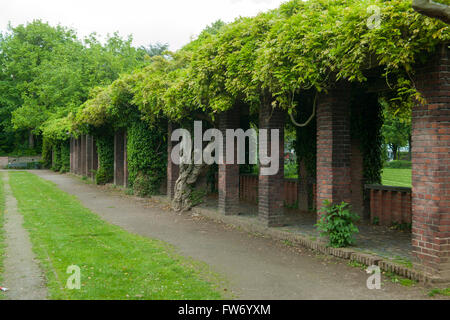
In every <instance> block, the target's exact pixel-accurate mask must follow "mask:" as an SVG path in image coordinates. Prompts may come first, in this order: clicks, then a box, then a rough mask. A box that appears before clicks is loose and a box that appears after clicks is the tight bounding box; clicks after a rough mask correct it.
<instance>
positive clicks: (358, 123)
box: [350, 88, 383, 184]
mask: <svg viewBox="0 0 450 320" xmlns="http://www.w3.org/2000/svg"><path fill="white" fill-rule="evenodd" d="M366 91H367V90H364V89H363V88H356V90H354V91H353V95H352V101H351V116H350V119H351V135H352V139H356V140H357V141H359V149H360V150H361V153H362V156H363V178H364V183H367V184H374V183H381V169H382V167H383V160H382V157H381V153H382V142H383V141H382V139H383V138H382V135H381V126H382V125H383V117H382V108H381V104H380V102H379V98H378V95H377V94H376V93H366Z"/></svg>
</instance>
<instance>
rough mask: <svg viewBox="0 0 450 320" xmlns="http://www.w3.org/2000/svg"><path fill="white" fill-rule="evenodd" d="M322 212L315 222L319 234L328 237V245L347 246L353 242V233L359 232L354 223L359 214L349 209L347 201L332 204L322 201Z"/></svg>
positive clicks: (334, 246)
mask: <svg viewBox="0 0 450 320" xmlns="http://www.w3.org/2000/svg"><path fill="white" fill-rule="evenodd" d="M321 211H322V212H323V214H322V216H321V217H320V219H319V222H318V223H317V224H316V227H317V228H318V229H319V231H320V235H321V236H327V237H328V245H329V246H330V247H333V248H342V247H347V246H349V245H351V244H353V243H354V237H353V236H354V234H355V233H357V232H359V231H358V228H357V227H356V226H355V225H354V223H355V222H356V221H357V220H358V219H359V216H358V215H356V214H355V213H353V212H351V211H350V206H349V204H348V203H345V202H342V203H341V204H336V205H333V204H331V203H330V202H329V201H324V207H323V208H322V210H321Z"/></svg>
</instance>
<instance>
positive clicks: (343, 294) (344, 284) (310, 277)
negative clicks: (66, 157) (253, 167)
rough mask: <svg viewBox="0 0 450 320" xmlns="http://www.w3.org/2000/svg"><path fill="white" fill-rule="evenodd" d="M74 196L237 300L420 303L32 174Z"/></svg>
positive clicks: (207, 225)
mask: <svg viewBox="0 0 450 320" xmlns="http://www.w3.org/2000/svg"><path fill="white" fill-rule="evenodd" d="M32 172H34V173H35V174H37V175H39V176H41V177H42V178H44V179H47V180H50V181H53V182H55V183H56V184H57V185H58V186H59V187H60V188H61V189H62V190H64V191H66V192H68V193H70V194H72V195H75V196H77V197H78V198H79V199H80V200H81V202H82V203H83V205H84V206H86V207H87V208H89V209H91V210H92V211H93V212H96V213H97V214H98V215H99V216H100V217H102V218H103V219H104V220H106V221H108V222H110V223H113V224H116V225H118V226H121V227H122V228H124V229H125V230H128V231H129V232H133V233H137V234H140V235H143V236H147V237H151V238H157V239H160V240H163V241H166V242H168V243H171V244H173V245H174V246H176V247H177V248H178V249H179V252H180V253H181V254H182V255H185V256H189V257H192V258H194V259H197V260H201V261H204V262H206V263H207V264H209V265H210V266H211V267H212V268H213V270H215V271H216V272H219V273H220V274H222V275H224V276H225V277H226V278H227V279H228V280H229V284H230V289H231V290H232V291H233V292H234V293H235V295H236V296H237V297H238V298H241V299H424V298H427V296H426V292H427V291H428V290H427V289H426V288H423V287H421V286H415V287H403V286H401V285H399V284H393V283H392V282H390V281H389V280H387V279H386V278H384V276H383V281H385V280H386V281H385V284H384V285H383V286H382V289H381V290H369V289H367V286H366V281H367V277H368V275H367V274H366V272H365V271H363V270H360V269H357V268H353V267H350V266H348V265H347V262H346V261H342V260H339V259H335V258H331V257H324V256H316V255H315V254H314V253H312V252H310V251H307V250H302V249H298V248H292V247H288V246H285V245H283V244H281V243H279V242H275V241H273V240H270V239H265V238H262V237H259V236H253V235H251V234H248V233H244V232H240V231H238V230H235V229H230V228H227V227H226V226H224V225H222V224H218V223H215V222H212V221H209V220H206V219H201V218H198V217H192V216H190V215H188V214H183V215H179V214H176V213H174V212H172V211H169V210H163V209H161V208H160V207H158V206H156V205H155V204H152V203H151V201H149V200H144V199H141V200H137V199H133V198H131V197H126V196H122V195H119V194H118V193H116V192H108V191H104V190H101V189H100V188H99V187H97V186H94V185H89V184H86V183H84V182H82V181H81V180H80V179H78V178H74V177H71V176H68V175H60V174H56V173H53V172H50V171H32Z"/></svg>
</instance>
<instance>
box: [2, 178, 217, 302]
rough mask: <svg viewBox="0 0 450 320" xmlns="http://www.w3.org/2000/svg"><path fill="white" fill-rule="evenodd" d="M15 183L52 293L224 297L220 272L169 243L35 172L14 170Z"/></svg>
mask: <svg viewBox="0 0 450 320" xmlns="http://www.w3.org/2000/svg"><path fill="white" fill-rule="evenodd" d="M10 184H11V188H12V190H13V193H14V196H15V197H16V198H17V201H18V206H19V211H20V212H21V213H22V214H23V215H24V219H25V223H24V226H25V228H27V229H28V231H29V233H30V237H31V241H32V244H33V250H34V251H35V253H36V255H37V256H38V258H39V260H40V262H41V266H42V268H43V269H44V271H45V273H46V277H47V286H48V289H49V296H50V298H51V299H169V300H172V299H220V298H222V297H223V296H222V291H221V289H220V280H219V278H218V276H217V275H215V274H213V273H212V272H210V271H209V270H208V267H207V266H206V265H204V264H201V263H198V262H194V261H191V260H189V259H186V258H184V257H181V256H179V255H177V254H175V252H174V250H173V248H172V247H171V246H169V245H168V244H166V243H164V242H161V241H157V240H152V239H148V238H144V237H141V236H138V235H134V234H130V233H128V232H126V231H124V230H123V229H121V228H119V227H117V226H114V225H110V224H108V223H106V222H104V221H103V220H101V219H100V218H99V217H97V215H95V214H94V213H92V212H91V211H90V210H88V209H87V208H85V207H83V206H82V205H81V204H80V202H79V201H78V200H77V199H76V198H75V197H73V196H71V195H69V194H67V193H65V192H63V191H61V190H60V189H58V188H57V187H56V186H55V185H54V184H53V183H51V182H49V181H46V180H43V179H41V178H39V177H37V176H36V175H34V174H31V173H28V172H11V173H10ZM124 214H126V213H125V212H124ZM71 265H76V266H78V267H79V268H80V269H81V289H79V290H76V289H75V290H70V289H68V288H66V282H67V280H68V278H69V276H70V274H67V273H66V271H67V268H68V267H69V266H71Z"/></svg>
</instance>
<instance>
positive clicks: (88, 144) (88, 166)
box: [86, 135, 93, 178]
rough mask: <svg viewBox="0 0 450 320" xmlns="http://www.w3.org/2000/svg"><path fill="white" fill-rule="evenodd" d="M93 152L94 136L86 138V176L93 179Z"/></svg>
mask: <svg viewBox="0 0 450 320" xmlns="http://www.w3.org/2000/svg"><path fill="white" fill-rule="evenodd" d="M92 161H93V150H92V136H90V135H87V136H86V176H87V177H89V178H92V163H93V162H92Z"/></svg>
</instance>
